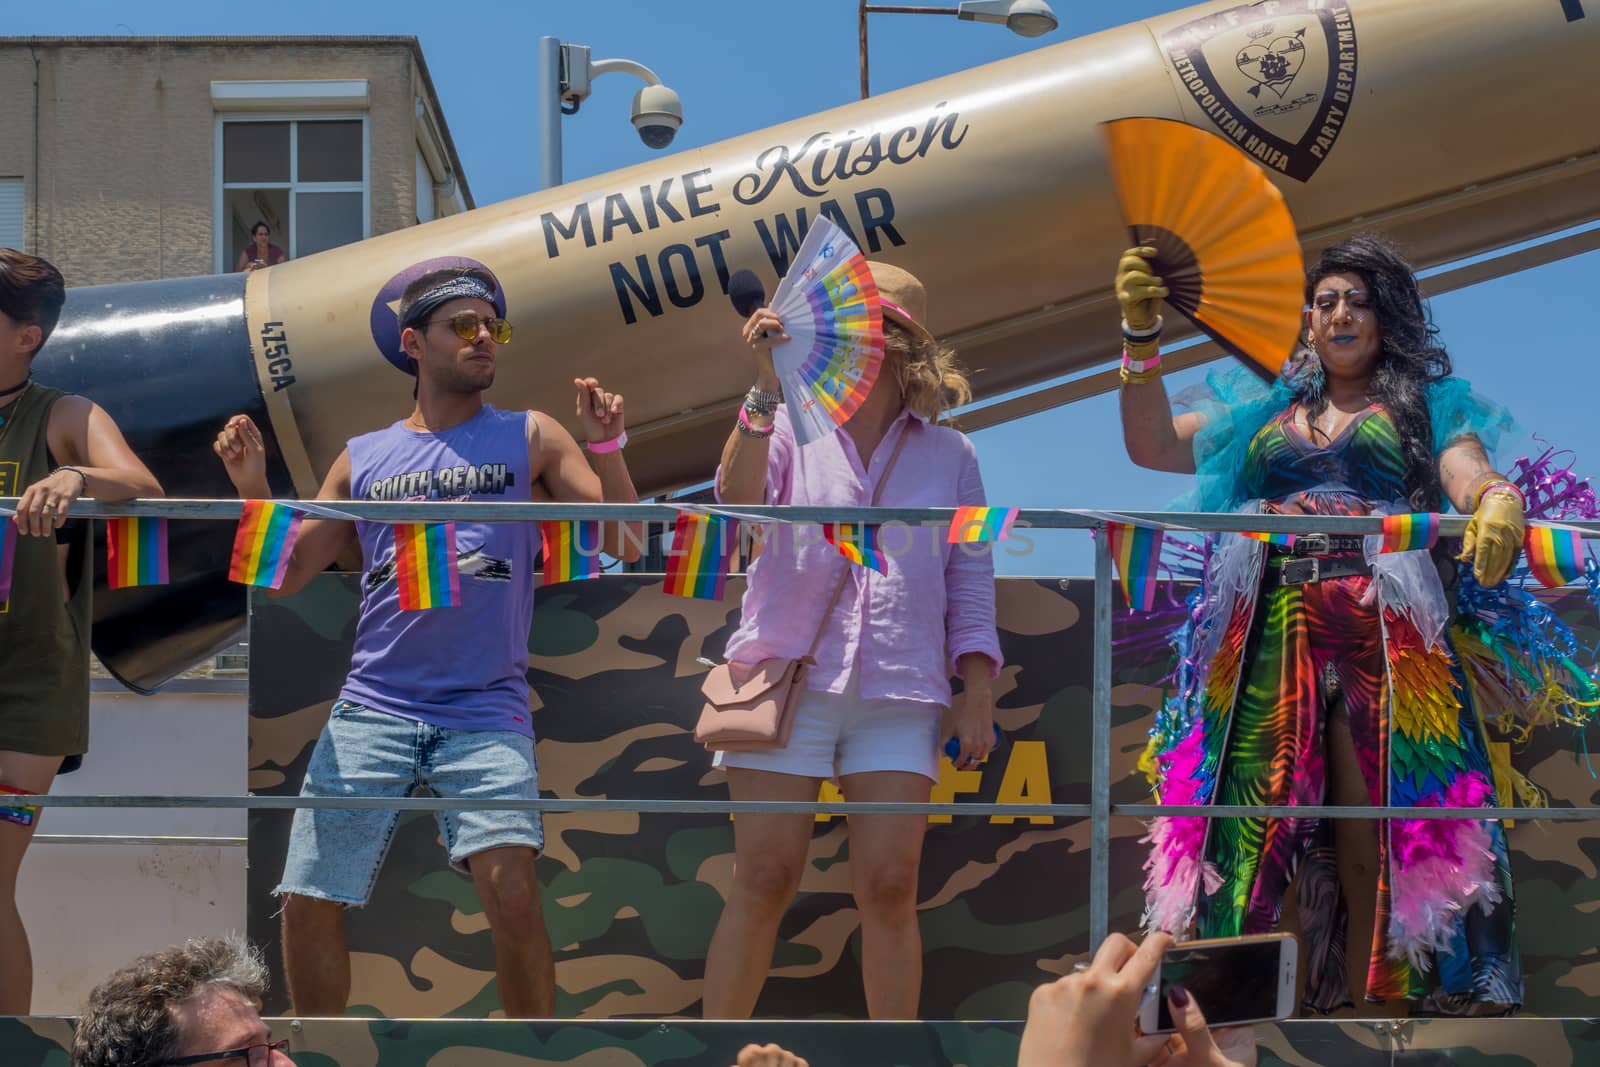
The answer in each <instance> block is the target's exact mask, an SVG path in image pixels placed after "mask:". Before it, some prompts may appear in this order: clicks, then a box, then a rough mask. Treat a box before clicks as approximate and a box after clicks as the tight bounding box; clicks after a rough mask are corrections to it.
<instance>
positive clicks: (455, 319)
mask: <svg viewBox="0 0 1600 1067" xmlns="http://www.w3.org/2000/svg"><path fill="white" fill-rule="evenodd" d="M439 321H441V320H439V319H429V320H428V321H427V322H424V323H422V324H421V325H423V326H432V325H433V324H434V323H435V322H439ZM442 321H444V322H448V323H449V324H450V328H451V329H452V330H454V331H455V332H456V336H457V337H459V338H461V339H462V340H463V341H473V340H476V339H477V337H478V330H479V329H480V328H482V329H486V330H488V331H489V336H490V337H492V338H494V343H495V344H497V345H503V344H505V343H506V342H507V341H509V340H511V323H509V322H507V321H506V320H505V319H483V318H479V317H478V315H477V314H476V313H475V312H471V311H463V312H461V313H460V314H459V315H452V316H450V317H449V318H448V319H444V320H442Z"/></svg>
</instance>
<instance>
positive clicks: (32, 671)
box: [0, 384, 94, 756]
mask: <svg viewBox="0 0 1600 1067" xmlns="http://www.w3.org/2000/svg"><path fill="white" fill-rule="evenodd" d="M63 395H64V394H63V393H62V392H61V391H60V390H59V389H48V388H46V387H44V386H41V385H38V384H34V385H31V386H29V387H28V389H27V390H26V391H24V392H23V394H22V395H21V396H20V397H18V398H17V399H16V400H14V401H12V402H11V403H10V404H9V405H7V406H6V407H0V418H3V419H4V420H5V422H4V424H0V497H15V496H21V495H22V492H23V490H24V489H26V488H27V487H28V486H30V485H32V484H33V483H34V482H36V481H38V480H39V479H40V478H43V477H44V476H45V475H47V474H49V473H50V471H51V470H52V469H53V466H54V465H53V464H52V463H51V457H50V449H49V444H48V441H47V438H46V433H45V431H46V429H47V427H48V426H49V423H50V410H51V409H52V408H53V407H55V403H56V401H57V400H58V399H60V398H61V397H62V396H63ZM0 518H3V520H4V521H5V522H11V521H12V519H11V518H10V517H9V516H3V517H0ZM93 542H94V539H93V537H92V536H90V535H89V532H88V531H85V536H84V537H83V538H81V539H80V543H79V544H78V545H76V546H74V547H73V548H72V549H71V550H70V551H69V550H68V549H67V548H66V547H65V546H62V547H58V546H57V541H56V538H54V537H23V536H20V535H19V536H18V537H17V539H16V558H15V561H14V564H13V567H12V571H11V595H10V599H9V600H7V601H5V602H3V603H0V749H3V750H8V751H12V752H31V753H36V754H39V755H46V756H50V755H61V756H67V755H76V754H78V753H81V752H84V751H86V750H87V748H88V745H89V620H90V603H91V598H92V593H93V589H92V581H91V577H92V570H91V558H90V552H89V546H91V545H92V544H93ZM63 553H65V554H66V555H67V558H68V565H69V567H70V568H71V580H70V581H67V582H66V583H65V585H64V584H63V567H62V565H61V555H62V554H63Z"/></svg>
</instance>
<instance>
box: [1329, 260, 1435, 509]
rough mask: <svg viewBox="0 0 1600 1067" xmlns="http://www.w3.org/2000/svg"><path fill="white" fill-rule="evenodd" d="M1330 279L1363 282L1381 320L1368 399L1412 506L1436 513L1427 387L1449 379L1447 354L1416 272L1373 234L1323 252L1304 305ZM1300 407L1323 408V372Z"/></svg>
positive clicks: (1431, 426) (1433, 462) (1431, 433)
mask: <svg viewBox="0 0 1600 1067" xmlns="http://www.w3.org/2000/svg"><path fill="white" fill-rule="evenodd" d="M1331 274H1354V275H1356V276H1357V277H1359V278H1360V279H1361V280H1362V281H1363V282H1364V283H1366V287H1367V292H1368V294H1369V296H1370V299H1371V302H1372V309H1373V311H1374V312H1375V313H1376V314H1377V316H1378V335H1379V339H1380V344H1381V346H1382V350H1381V351H1380V353H1379V355H1378V362H1377V365H1376V366H1375V367H1374V368H1373V372H1372V383H1371V385H1370V386H1369V387H1368V395H1370V396H1371V398H1372V399H1373V400H1374V401H1376V402H1377V403H1378V404H1381V405H1382V406H1383V408H1384V409H1385V410H1386V411H1388V413H1389V417H1390V418H1392V419H1393V420H1394V425H1395V430H1396V431H1397V432H1398V433H1399V435H1400V444H1401V450H1402V453H1403V455H1404V456H1405V464H1406V485H1407V486H1409V487H1410V489H1411V498H1410V500H1411V506H1412V507H1413V508H1415V509H1417V510H1418V511H1438V510H1439V502H1440V495H1441V493H1440V488H1439V468H1438V465H1437V464H1436V463H1435V460H1434V455H1433V424H1432V420H1431V419H1430V418H1429V416H1428V398H1427V388H1428V386H1429V385H1431V384H1432V383H1434V382H1436V381H1438V380H1440V379H1441V378H1445V377H1447V376H1449V374H1450V355H1449V353H1447V352H1446V351H1445V349H1444V346H1443V345H1442V344H1440V343H1439V340H1438V334H1439V328H1438V327H1437V326H1435V325H1433V322H1432V320H1431V318H1430V317H1429V315H1428V312H1427V309H1426V308H1425V307H1424V305H1423V303H1422V293H1421V291H1420V290H1419V289H1418V288H1417V278H1416V274H1415V273H1414V272H1413V271H1412V269H1411V264H1410V263H1408V262H1406V259H1405V257H1404V256H1403V255H1401V254H1400V251H1399V249H1397V248H1396V247H1395V246H1394V245H1393V244H1391V243H1390V242H1389V241H1388V240H1387V239H1385V238H1383V237H1380V236H1378V235H1377V234H1372V233H1362V234H1356V235H1355V236H1354V237H1351V238H1349V239H1348V240H1346V241H1343V242H1341V243H1340V244H1336V245H1334V246H1332V247H1331V248H1328V249H1326V250H1324V251H1323V253H1322V255H1321V256H1320V257H1319V258H1318V259H1317V261H1316V263H1314V264H1312V266H1311V268H1310V269H1309V270H1307V271H1306V304H1307V305H1308V306H1309V305H1311V302H1312V297H1313V295H1314V293H1315V291H1316V286H1317V283H1318V282H1319V281H1321V280H1322V279H1324V278H1326V277H1328V276H1329V275H1331ZM1307 379H1308V387H1307V388H1305V389H1304V390H1303V394H1302V396H1301V402H1302V404H1303V405H1304V407H1305V409H1306V414H1307V416H1308V417H1310V418H1315V417H1316V416H1317V415H1320V414H1322V412H1324V411H1326V410H1327V408H1328V398H1327V397H1326V396H1325V395H1324V394H1323V391H1322V389H1321V375H1314V376H1307Z"/></svg>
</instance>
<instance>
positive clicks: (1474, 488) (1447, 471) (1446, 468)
mask: <svg viewBox="0 0 1600 1067" xmlns="http://www.w3.org/2000/svg"><path fill="white" fill-rule="evenodd" d="M1504 480H1507V479H1506V477H1505V475H1503V474H1500V473H1499V472H1498V471H1496V470H1495V469H1494V468H1493V467H1491V466H1490V465H1489V454H1488V453H1487V452H1485V451H1484V450H1483V443H1482V442H1480V441H1479V440H1478V438H1477V437H1476V436H1474V435H1472V434H1462V435H1461V436H1460V437H1457V438H1456V439H1455V440H1453V441H1451V442H1450V443H1449V444H1448V445H1446V446H1445V449H1444V451H1443V452H1441V453H1439V486H1440V488H1441V489H1443V490H1444V495H1445V497H1446V498H1447V499H1448V500H1449V501H1450V503H1451V504H1453V505H1455V509H1456V511H1457V512H1458V513H1460V514H1462V515H1471V514H1472V502H1473V500H1474V499H1475V498H1476V497H1477V495H1478V489H1479V487H1481V486H1483V485H1485V484H1486V483H1488V482H1497V481H1504Z"/></svg>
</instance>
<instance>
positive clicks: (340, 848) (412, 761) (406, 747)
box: [273, 700, 544, 906]
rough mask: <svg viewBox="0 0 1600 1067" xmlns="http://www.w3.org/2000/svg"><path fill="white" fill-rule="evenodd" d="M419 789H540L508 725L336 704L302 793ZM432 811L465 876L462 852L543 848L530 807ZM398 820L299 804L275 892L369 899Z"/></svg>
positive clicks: (526, 795) (525, 746)
mask: <svg viewBox="0 0 1600 1067" xmlns="http://www.w3.org/2000/svg"><path fill="white" fill-rule="evenodd" d="M419 787H426V788H427V789H428V790H429V791H431V792H432V793H434V794H436V795H438V796H441V797H480V798H483V799H485V800H518V799H533V798H535V797H537V796H538V795H539V777H538V773H537V771H536V770H535V769H534V764H533V740H532V738H529V737H526V736H524V735H523V734H519V733H514V732H511V731H508V730H449V729H444V728H441V727H438V726H432V725H430V724H428V723H424V722H417V721H416V720H414V719H406V718H401V717H400V716H398V715H390V714H388V713H387V712H382V711H376V710H374V709H372V708H369V707H367V706H365V705H363V704H355V703H352V702H350V701H348V700H340V701H337V702H335V703H334V705H333V711H332V713H330V714H329V716H328V725H327V726H325V727H323V729H322V736H321V737H319V738H317V747H316V749H315V750H313V751H312V753H311V764H310V766H308V767H307V768H306V780H305V783H304V784H303V785H302V786H301V787H300V795H301V796H303V797H406V796H410V795H411V794H412V792H413V791H414V790H416V789H418V788H419ZM436 815H437V818H438V820H439V829H440V831H441V832H442V833H443V834H444V841H445V847H446V848H447V849H448V850H449V852H450V865H451V866H452V867H454V868H456V870H458V871H461V872H462V873H467V859H468V857H470V856H472V855H474V854H476V853H479V852H483V851H485V850H487V849H491V848H503V847H505V846H508V845H520V846H523V847H526V848H531V849H534V850H535V851H538V850H539V849H541V848H543V847H544V822H543V820H542V819H541V817H540V814H539V813H538V812H536V811H441V812H437V813H436ZM399 821H400V813H399V812H398V811H381V810H351V809H330V808H299V809H296V811H295V813H294V827H293V829H292V830H291V831H290V833H289V854H288V856H287V857H285V859H284V863H283V881H282V882H281V883H280V884H279V885H278V888H277V889H275V890H273V892H274V893H276V894H278V895H280V896H281V895H283V894H285V893H295V894H298V895H300V896H308V897H319V898H321V899H323V900H333V901H337V902H339V903H341V904H350V905H357V906H359V905H362V904H365V903H366V902H367V899H368V898H369V897H370V896H371V895H372V887H373V885H374V884H375V883H376V882H377V880H378V870H379V869H380V868H381V867H382V866H383V859H384V856H385V855H387V854H388V852H389V842H390V841H391V840H392V839H393V838H394V830H395V826H396V825H397V824H398V823H399Z"/></svg>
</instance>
